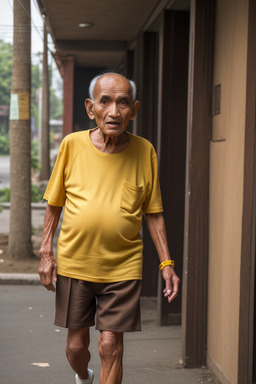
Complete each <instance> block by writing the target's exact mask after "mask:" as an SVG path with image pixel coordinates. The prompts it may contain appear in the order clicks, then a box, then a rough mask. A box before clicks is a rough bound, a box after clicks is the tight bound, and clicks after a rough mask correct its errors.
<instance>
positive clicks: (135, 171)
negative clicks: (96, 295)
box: [44, 131, 162, 283]
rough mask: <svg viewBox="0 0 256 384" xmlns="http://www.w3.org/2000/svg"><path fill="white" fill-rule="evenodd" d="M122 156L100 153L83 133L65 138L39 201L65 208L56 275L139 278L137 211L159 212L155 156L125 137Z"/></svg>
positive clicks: (144, 145) (145, 146) (97, 279)
mask: <svg viewBox="0 0 256 384" xmlns="http://www.w3.org/2000/svg"><path fill="white" fill-rule="evenodd" d="M129 136H130V143H129V145H128V147H127V148H125V149H124V150H123V151H122V152H120V153H116V154H106V153H103V152H101V151H99V150H98V149H97V148H96V147H95V146H94V145H93V143H92V142H91V139H90V136H89V131H82V132H76V133H72V134H70V135H68V136H66V137H65V138H64V139H63V141H62V143H61V146H60V150H59V155H58V158H57V160H56V164H55V166H54V169H53V172H52V175H51V178H50V181H49V184H48V186H47V189H46V192H45V195H44V198H45V199H46V200H48V204H50V205H53V206H65V210H64V215H63V222H62V228H61V231H60V235H59V239H58V246H57V265H58V274H60V275H62V276H67V277H73V278H76V279H81V280H86V281H93V282H106V283H107V282H117V281H123V280H136V279H142V249H143V245H142V240H141V236H140V229H141V222H142V212H144V213H157V212H162V200H161V192H160V187H159V181H158V167H157V156H156V153H155V150H154V148H153V146H152V144H151V143H149V142H148V141H147V140H145V139H143V138H141V137H137V136H134V135H132V134H129Z"/></svg>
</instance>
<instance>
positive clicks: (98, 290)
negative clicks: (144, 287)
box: [54, 275, 141, 332]
mask: <svg viewBox="0 0 256 384" xmlns="http://www.w3.org/2000/svg"><path fill="white" fill-rule="evenodd" d="M140 292H141V280H127V281H120V282H117V283H92V282H88V281H83V280H77V279H72V278H69V277H64V276H60V275H58V280H57V286H56V313H55V322H54V324H55V325H57V326H60V327H64V328H71V329H80V328H85V327H91V326H93V325H95V319H96V329H98V330H100V331H113V332H132V331H140V330H141V319H140Z"/></svg>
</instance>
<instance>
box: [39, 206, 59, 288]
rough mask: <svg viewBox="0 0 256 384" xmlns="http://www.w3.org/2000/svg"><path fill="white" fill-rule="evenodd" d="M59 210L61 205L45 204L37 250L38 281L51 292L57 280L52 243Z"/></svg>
mask: <svg viewBox="0 0 256 384" xmlns="http://www.w3.org/2000/svg"><path fill="white" fill-rule="evenodd" d="M61 211H62V207H54V206H52V205H49V204H47V207H46V211H45V217H44V227H43V234H42V244H41V248H40V250H39V254H40V258H41V260H40V264H39V268H38V273H39V276H40V281H41V284H43V286H44V287H45V288H46V289H48V291H53V292H55V287H54V285H53V282H55V283H56V281H57V263H56V260H55V257H54V254H53V247H52V243H53V237H54V234H55V231H56V229H57V226H58V222H59V218H60V215H61Z"/></svg>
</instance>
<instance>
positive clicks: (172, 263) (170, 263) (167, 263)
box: [159, 260, 175, 271]
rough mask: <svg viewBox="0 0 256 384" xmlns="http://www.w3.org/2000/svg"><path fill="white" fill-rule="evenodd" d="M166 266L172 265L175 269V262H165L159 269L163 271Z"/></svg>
mask: <svg viewBox="0 0 256 384" xmlns="http://www.w3.org/2000/svg"><path fill="white" fill-rule="evenodd" d="M166 265H171V266H172V267H175V262H174V260H166V261H163V262H162V263H161V264H160V265H159V269H160V271H162V269H163V268H164V267H165V266H166Z"/></svg>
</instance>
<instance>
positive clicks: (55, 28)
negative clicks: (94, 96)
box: [37, 0, 189, 69]
mask: <svg viewBox="0 0 256 384" xmlns="http://www.w3.org/2000/svg"><path fill="white" fill-rule="evenodd" d="M37 3H38V6H39V8H40V11H41V13H42V15H45V16H46V22H47V26H48V31H49V32H50V34H51V36H52V39H53V41H54V44H55V50H56V59H57V60H60V61H62V60H63V59H65V58H67V57H73V58H74V60H75V63H76V65H78V66H79V65H80V66H86V67H103V66H105V67H107V68H109V69H110V68H115V67H116V66H117V65H118V63H119V62H120V61H121V60H122V58H123V56H124V53H125V51H126V49H128V47H130V45H131V44H132V42H133V41H134V39H135V37H136V36H137V34H138V33H139V32H140V31H142V30H146V29H148V28H149V26H150V25H151V24H152V22H153V21H154V20H155V19H156V17H157V16H158V15H159V14H160V12H161V11H162V10H163V9H165V8H169V9H170V8H172V9H188V6H189V0H54V1H53V0H37ZM83 22H90V23H92V24H93V25H92V26H91V27H89V28H81V27H79V24H80V23H83Z"/></svg>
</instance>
